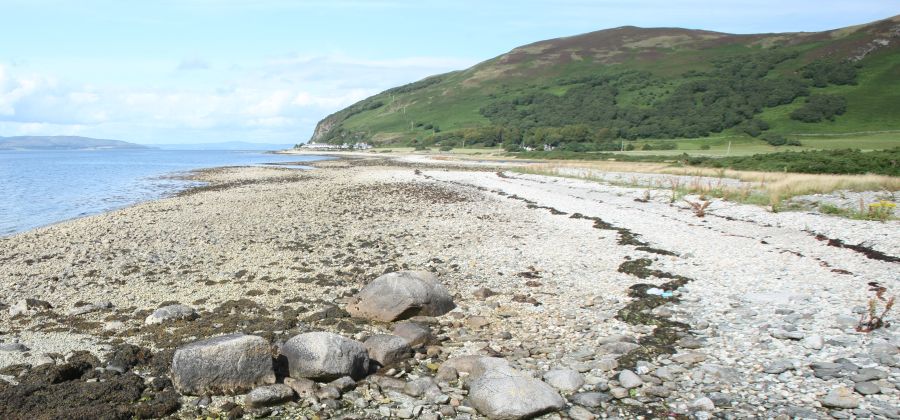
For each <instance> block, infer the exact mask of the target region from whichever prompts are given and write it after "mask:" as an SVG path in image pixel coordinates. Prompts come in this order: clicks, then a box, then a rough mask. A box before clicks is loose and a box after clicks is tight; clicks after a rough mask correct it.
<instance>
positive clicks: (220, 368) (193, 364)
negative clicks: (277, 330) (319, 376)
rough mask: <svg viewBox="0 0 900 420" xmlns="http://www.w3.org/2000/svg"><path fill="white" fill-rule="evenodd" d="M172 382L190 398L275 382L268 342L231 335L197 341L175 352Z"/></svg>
mask: <svg viewBox="0 0 900 420" xmlns="http://www.w3.org/2000/svg"><path fill="white" fill-rule="evenodd" d="M171 376H172V383H173V384H174V385H175V389H177V390H178V392H180V393H182V394H188V395H201V394H204V395H219V394H240V393H244V392H247V391H249V390H251V389H253V388H255V387H257V386H260V385H270V384H274V383H275V371H274V369H273V368H272V352H271V349H270V347H269V343H268V341H266V340H265V339H264V338H262V337H258V336H255V335H244V334H231V335H225V336H221V337H215V338H210V339H208V340H202V341H197V342H194V343H191V344H188V345H186V346H184V347H181V348H178V349H176V350H175V356H174V357H173V359H172V375H171Z"/></svg>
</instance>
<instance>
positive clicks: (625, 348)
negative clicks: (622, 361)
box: [600, 341, 640, 354]
mask: <svg viewBox="0 0 900 420" xmlns="http://www.w3.org/2000/svg"><path fill="white" fill-rule="evenodd" d="M638 347H640V345H639V344H637V343H629V342H626V341H618V342H614V343H606V344H603V345H601V346H600V351H601V352H603V353H612V354H625V353H628V352H630V351H632V350H634V349H636V348H638Z"/></svg>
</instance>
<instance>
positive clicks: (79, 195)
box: [0, 150, 325, 236]
mask: <svg viewBox="0 0 900 420" xmlns="http://www.w3.org/2000/svg"><path fill="white" fill-rule="evenodd" d="M322 159H325V158H324V157H318V156H286V155H272V154H265V153H261V152H239V151H215V150H213V151H210V150H204V151H183V150H103V151H0V236H5V235H9V234H12V233H15V232H21V231H23V230H27V229H32V228H35V227H38V226H44V225H48V224H52V223H55V222H59V221H62V220H67V219H71V218H75V217H80V216H85V215H89V214H96V213H101V212H104V211H108V210H112V209H116V208H121V207H125V206H128V205H131V204H135V203H138V202H141V201H146V200H152V199H155V198H160V197H164V196H167V195H170V194H173V193H175V192H177V191H180V190H183V189H185V188H188V187H190V186H192V185H194V184H195V183H192V182H189V181H184V180H178V179H172V178H171V177H170V175H172V174H175V173H178V172H184V171H189V170H192V169H199V168H210V167H216V166H229V165H260V164H266V163H276V162H301V161H314V160H322Z"/></svg>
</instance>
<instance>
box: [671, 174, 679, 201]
mask: <svg viewBox="0 0 900 420" xmlns="http://www.w3.org/2000/svg"><path fill="white" fill-rule="evenodd" d="M669 187H670V188H671V190H672V196H671V197H670V198H669V204H674V203H675V200H677V199H678V190H679V188H681V179H679V178H678V177H671V178H669Z"/></svg>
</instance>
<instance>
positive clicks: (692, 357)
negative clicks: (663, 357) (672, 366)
mask: <svg viewBox="0 0 900 420" xmlns="http://www.w3.org/2000/svg"><path fill="white" fill-rule="evenodd" d="M704 360H706V355H705V354H703V353H697V352H689V353H679V354H676V355H674V356H672V361H674V362H676V363H681V364H684V365H692V364H695V363H700V362H702V361H704Z"/></svg>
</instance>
